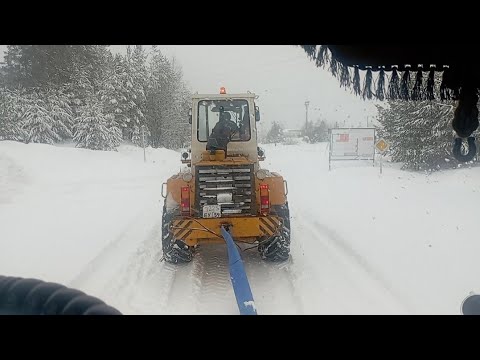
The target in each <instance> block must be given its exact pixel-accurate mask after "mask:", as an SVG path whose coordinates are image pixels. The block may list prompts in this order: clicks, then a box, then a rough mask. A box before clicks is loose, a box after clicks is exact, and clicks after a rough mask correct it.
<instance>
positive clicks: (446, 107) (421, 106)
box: [379, 100, 456, 170]
mask: <svg viewBox="0 0 480 360" xmlns="http://www.w3.org/2000/svg"><path fill="white" fill-rule="evenodd" d="M453 112H454V104H453V103H441V102H440V101H428V100H425V101H421V102H419V103H417V102H405V101H393V102H390V103H389V108H387V109H385V108H380V107H379V115H380V117H379V122H380V124H381V125H382V128H380V129H379V136H381V137H384V138H385V139H386V140H387V141H388V142H389V143H390V155H391V156H392V160H393V161H394V162H401V163H403V167H404V168H405V169H412V170H438V169H441V168H445V167H451V164H456V161H455V159H454V158H453V156H452V146H453V139H454V132H453V130H452V128H451V121H452V119H453Z"/></svg>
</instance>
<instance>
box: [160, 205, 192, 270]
mask: <svg viewBox="0 0 480 360" xmlns="http://www.w3.org/2000/svg"><path fill="white" fill-rule="evenodd" d="M174 216H175V213H174V212H173V213H167V209H166V208H165V206H164V207H163V215H162V250H163V258H164V259H165V261H166V262H168V263H171V264H181V263H188V262H190V261H192V258H193V247H192V246H188V245H187V244H185V243H184V242H183V241H181V240H175V238H174V237H173V234H172V233H171V232H170V222H171V221H172V219H173V217H174Z"/></svg>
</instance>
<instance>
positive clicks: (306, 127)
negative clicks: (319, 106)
mask: <svg viewBox="0 0 480 360" xmlns="http://www.w3.org/2000/svg"><path fill="white" fill-rule="evenodd" d="M308 105H310V101H305V135H307V134H308Z"/></svg>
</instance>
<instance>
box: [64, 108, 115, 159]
mask: <svg viewBox="0 0 480 360" xmlns="http://www.w3.org/2000/svg"><path fill="white" fill-rule="evenodd" d="M74 128H75V134H74V138H73V140H74V141H75V142H76V143H77V147H82V148H88V149H92V150H116V147H117V146H119V145H120V143H121V141H122V134H121V131H120V129H119V128H118V127H117V125H116V122H115V119H114V117H113V115H112V114H107V115H105V114H104V112H103V106H102V103H101V102H100V101H97V100H96V99H91V100H89V101H87V103H86V104H85V105H84V106H83V107H82V108H81V109H80V115H79V116H78V117H77V118H76V119H75V126H74Z"/></svg>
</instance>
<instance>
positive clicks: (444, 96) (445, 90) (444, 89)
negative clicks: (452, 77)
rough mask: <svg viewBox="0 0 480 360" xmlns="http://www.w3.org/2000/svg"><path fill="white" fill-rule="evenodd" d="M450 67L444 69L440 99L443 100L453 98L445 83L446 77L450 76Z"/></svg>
mask: <svg viewBox="0 0 480 360" xmlns="http://www.w3.org/2000/svg"><path fill="white" fill-rule="evenodd" d="M447 72H448V69H444V71H443V74H442V85H440V99H441V100H442V101H448V100H450V99H451V95H450V90H449V89H448V88H447V85H446V84H445V77H446V76H448V73H447Z"/></svg>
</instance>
